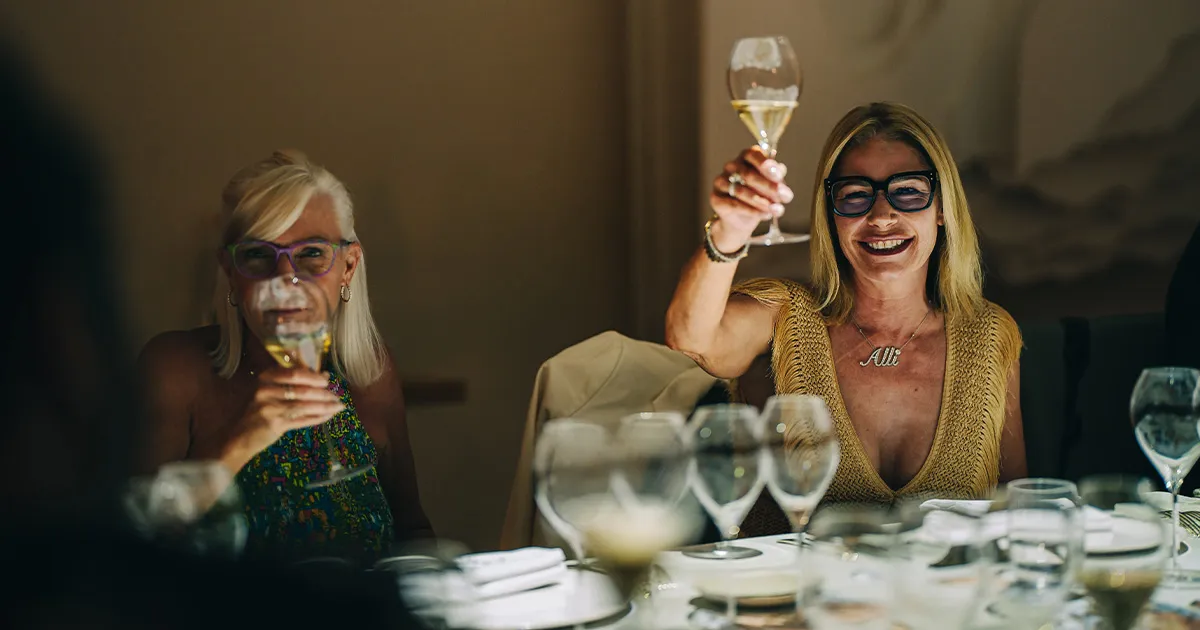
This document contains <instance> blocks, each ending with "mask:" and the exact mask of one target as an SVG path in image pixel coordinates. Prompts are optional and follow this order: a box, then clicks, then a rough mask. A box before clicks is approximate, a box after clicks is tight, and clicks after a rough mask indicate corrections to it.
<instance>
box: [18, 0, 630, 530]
mask: <svg viewBox="0 0 1200 630" xmlns="http://www.w3.org/2000/svg"><path fill="white" fill-rule="evenodd" d="M468 6H469V7H470V8H469V9H467V7H468ZM623 20H624V9H623V4H622V3H620V2H613V1H610V0H586V1H585V0H572V1H571V2H560V1H557V0H523V1H513V2H486V1H480V2H469V3H468V2H386V1H375V2H368V1H362V2H338V3H335V2H325V1H317V0H309V1H290V2H244V1H237V0H220V1H214V0H208V1H205V2H189V3H182V2H153V1H149V0H146V1H142V2H137V1H134V0H126V1H114V2H103V3H101V2H70V3H68V2H22V3H4V5H2V6H0V27H3V29H4V30H5V31H7V34H8V35H10V36H12V37H13V38H14V39H15V40H16V41H17V43H18V47H19V49H20V50H21V51H23V52H25V53H27V55H28V56H29V57H30V58H31V60H32V61H33V62H34V64H35V65H36V67H37V68H38V69H40V70H42V71H43V74H44V78H45V79H46V80H47V81H48V82H49V83H50V84H51V87H52V88H54V89H56V90H57V91H58V92H59V94H60V95H61V96H62V97H63V99H64V100H65V101H66V102H67V103H68V104H70V105H71V106H72V108H73V111H74V112H75V113H76V114H77V115H78V116H79V117H80V118H81V119H82V120H83V122H84V123H85V124H87V125H88V126H89V127H90V130H91V131H92V132H93V133H94V135H95V138H96V140H97V142H98V146H99V148H100V150H101V151H102V153H103V155H104V156H105V157H106V158H107V160H108V164H109V166H110V167H111V169H112V173H111V174H112V176H113V177H114V182H115V194H116V201H117V204H116V207H117V215H116V216H114V217H113V221H114V226H115V228H116V229H117V230H118V232H119V235H120V245H121V247H122V251H123V252H124V259H123V260H122V261H121V262H122V264H123V269H124V272H125V278H124V279H125V282H126V285H127V288H128V299H127V301H126V304H127V307H128V312H129V315H130V317H131V318H132V320H133V323H134V331H135V333H136V337H137V341H138V343H139V344H140V343H141V342H142V341H144V340H145V339H147V338H148V337H149V336H150V335H152V334H154V333H155V332H158V331H161V330H165V329H170V328H180V327H187V326H191V325H194V324H196V323H197V322H198V321H199V318H200V311H201V310H202V309H203V307H204V304H205V302H206V301H207V300H208V294H207V293H206V291H207V289H208V286H209V284H208V283H209V282H210V280H211V275H212V270H211V267H212V265H211V258H210V256H211V255H210V253H209V252H210V249H209V247H210V245H211V241H210V238H211V237H212V236H213V234H212V231H213V227H212V217H213V213H214V212H215V211H216V209H217V202H218V193H219V190H220V188H221V186H222V185H223V183H224V181H225V180H226V178H228V177H229V175H231V174H232V173H233V172H234V171H235V170H236V169H237V168H238V167H240V166H242V165H243V164H245V163H248V162H250V161H252V160H254V159H256V158H259V157H261V156H263V155H265V154H267V153H269V152H270V151H271V150H272V149H275V148H281V147H297V148H301V149H303V150H304V151H306V152H308V154H309V155H310V156H311V157H313V158H314V159H315V160H317V161H319V162H322V163H324V164H325V165H326V166H328V167H329V168H330V169H331V170H332V171H333V172H334V173H335V174H338V175H339V176H341V177H342V178H343V179H344V180H345V181H346V182H347V184H348V185H349V186H350V188H351V192H352V194H353V195H354V196H355V199H356V201H357V204H358V208H359V234H360V236H361V238H362V240H363V242H364V245H365V247H366V250H367V252H368V260H369V261H370V264H369V266H370V281H371V285H370V286H371V290H372V299H373V302H374V307H375V311H376V315H377V317H378V320H379V323H380V326H381V327H382V329H383V332H384V334H385V336H386V337H387V339H388V341H389V342H390V344H391V346H392V347H393V349H394V350H395V352H396V355H397V357H398V360H399V363H400V365H401V368H402V369H403V370H404V371H406V372H409V373H412V374H428V375H437V376H448V377H462V378H465V379H467V380H468V381H469V398H470V400H469V402H468V403H467V404H466V405H461V406H453V407H445V408H437V409H429V410H419V411H414V412H412V413H411V414H410V430H411V433H412V438H413V442H414V445H415V449H416V458H417V466H418V473H419V476H420V482H421V488H422V491H423V496H424V502H425V505H426V508H427V510H428V511H429V513H430V516H431V518H432V519H433V522H434V524H435V526H436V527H437V528H438V529H439V531H440V533H442V534H444V535H447V536H449V537H452V538H458V539H460V540H464V541H466V542H467V543H468V544H470V545H471V546H473V547H476V548H480V547H488V546H491V545H494V544H495V540H496V538H497V537H498V534H499V527H500V524H501V521H502V518H503V508H504V504H505V501H506V499H507V493H508V484H509V481H510V475H511V473H512V469H513V465H514V463H515V459H514V458H515V457H516V449H517V444H518V440H519V437H520V431H521V428H522V424H523V421H524V416H525V408H526V404H527V402H528V399H529V395H530V390H531V384H532V378H533V375H534V373H535V371H536V369H537V367H538V365H539V364H540V362H541V361H542V360H544V359H545V358H547V357H549V356H550V355H552V354H554V353H555V352H557V351H558V350H560V349H562V348H563V347H565V346H567V345H569V344H571V343H574V342H576V341H579V340H581V339H583V338H585V337H587V336H590V335H592V334H595V333H598V332H600V331H602V330H605V329H609V328H620V327H623V326H625V324H626V322H627V321H628V319H629V314H628V311H627V308H628V303H627V301H628V300H627V294H628V292H627V290H626V283H627V276H626V273H627V268H626V263H625V262H624V261H625V260H626V254H627V243H628V235H627V227H626V222H625V214H624V213H625V206H626V192H625V190H624V189H623V188H622V187H621V186H620V182H622V180H623V178H624V166H623V164H624V147H625V140H624V138H625V135H624V134H625V129H626V127H625V71H624V57H623V46H624V22H623Z"/></svg>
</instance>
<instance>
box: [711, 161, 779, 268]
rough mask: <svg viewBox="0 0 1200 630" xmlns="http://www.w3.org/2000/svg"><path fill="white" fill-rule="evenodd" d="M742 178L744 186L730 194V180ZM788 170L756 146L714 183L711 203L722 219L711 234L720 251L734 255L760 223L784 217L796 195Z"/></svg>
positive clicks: (732, 162) (716, 223)
mask: <svg viewBox="0 0 1200 630" xmlns="http://www.w3.org/2000/svg"><path fill="white" fill-rule="evenodd" d="M735 173H736V174H738V175H739V176H741V179H742V180H744V181H745V183H744V184H743V183H739V184H738V185H737V186H736V187H735V188H734V194H733V196H730V194H729V188H730V184H729V178H730V177H732V176H733V175H734V174H735ZM786 175H787V167H786V166H784V165H783V164H782V163H780V162H778V161H776V160H774V159H772V158H770V157H767V154H766V153H764V152H763V150H762V149H761V148H759V147H757V146H753V147H750V148H749V149H746V150H745V151H742V152H741V154H740V155H738V157H737V158H735V159H733V160H731V161H729V162H727V163H726V164H725V168H724V169H723V170H722V171H721V174H720V175H718V176H717V177H716V179H714V180H713V187H712V191H711V192H710V193H709V195H708V203H709V205H711V206H712V209H713V212H716V213H717V216H718V217H719V218H720V220H719V221H715V222H713V224H712V227H711V229H710V233H711V235H712V241H713V245H715V246H716V247H717V250H719V251H721V252H723V253H727V254H732V253H734V252H736V251H737V250H739V249H741V248H742V247H743V246H744V245H745V244H746V241H748V240H750V236H751V235H752V234H753V233H754V230H755V228H757V227H758V224H759V223H761V222H763V221H769V220H771V219H773V218H775V217H778V216H780V215H782V214H783V204H785V203H788V202H790V201H791V200H792V199H794V198H795V196H796V195H795V193H793V192H792V189H791V188H788V186H787V184H785V183H783V178H784V177H785V176H786Z"/></svg>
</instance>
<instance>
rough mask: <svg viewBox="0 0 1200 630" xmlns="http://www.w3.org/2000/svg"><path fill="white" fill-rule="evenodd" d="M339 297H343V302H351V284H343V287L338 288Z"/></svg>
mask: <svg viewBox="0 0 1200 630" xmlns="http://www.w3.org/2000/svg"><path fill="white" fill-rule="evenodd" d="M338 297H340V298H342V301H343V302H349V301H350V298H351V297H352V294H351V291H350V286H349V285H345V284H343V285H342V288H340V289H338Z"/></svg>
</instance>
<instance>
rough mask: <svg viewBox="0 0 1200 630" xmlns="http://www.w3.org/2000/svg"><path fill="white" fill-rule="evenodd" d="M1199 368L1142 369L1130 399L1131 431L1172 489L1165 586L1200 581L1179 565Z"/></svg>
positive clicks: (1194, 445)
mask: <svg viewBox="0 0 1200 630" xmlns="http://www.w3.org/2000/svg"><path fill="white" fill-rule="evenodd" d="M1198 387H1200V370H1195V369H1192V368H1183V367H1152V368H1146V369H1145V370H1142V374H1141V376H1139V377H1138V380H1137V384H1136V385H1134V387H1133V395H1132V396H1130V399H1129V415H1130V417H1131V419H1132V421H1133V433H1134V435H1135V436H1136V437H1137V441H1138V445H1139V446H1141V447H1142V452H1144V453H1145V454H1146V457H1147V458H1148V459H1149V460H1150V463H1151V464H1153V465H1154V468H1155V469H1156V470H1157V471H1158V474H1159V475H1161V476H1162V479H1163V483H1165V484H1166V486H1167V490H1169V491H1170V492H1171V524H1172V527H1171V549H1172V552H1171V566H1170V568H1169V569H1168V571H1167V572H1166V573H1165V574H1164V575H1163V584H1164V585H1166V586H1182V585H1194V584H1198V583H1200V572H1198V571H1194V570H1186V569H1182V568H1180V567H1179V561H1178V555H1179V540H1178V535H1179V534H1178V530H1179V489H1180V487H1181V486H1183V480H1184V478H1185V477H1187V474H1188V472H1189V471H1191V469H1192V466H1194V465H1195V464H1196V460H1197V458H1200V427H1197V421H1198V420H1200V413H1197V409H1196V403H1197V391H1198V390H1197V388H1198Z"/></svg>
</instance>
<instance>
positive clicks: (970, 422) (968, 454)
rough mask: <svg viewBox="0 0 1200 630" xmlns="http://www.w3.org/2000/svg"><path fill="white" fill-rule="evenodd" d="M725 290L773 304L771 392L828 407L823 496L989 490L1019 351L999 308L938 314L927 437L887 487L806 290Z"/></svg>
mask: <svg viewBox="0 0 1200 630" xmlns="http://www.w3.org/2000/svg"><path fill="white" fill-rule="evenodd" d="M734 293H740V294H743V295H747V296H750V297H752V298H754V299H756V300H758V301H759V302H762V303H763V304H767V305H769V306H772V307H778V308H779V313H778V315H777V317H776V320H775V334H774V342H773V344H772V348H773V351H772V360H771V367H772V372H773V374H774V378H775V391H776V392H777V393H784V394H810V395H815V396H820V397H821V398H822V399H824V400H825V403H826V404H827V405H828V406H829V410H830V412H831V413H832V415H833V420H834V424H835V426H836V428H837V434H838V440H839V442H840V443H841V463H840V464H839V465H838V469H837V473H836V474H835V476H834V478H833V482H832V484H831V485H830V487H829V491H828V492H827V493H826V494H825V500H828V501H863V502H881V503H891V502H893V501H895V500H896V499H897V498H900V497H905V498H930V497H945V498H955V499H965V498H986V497H989V496H991V494H992V491H993V490H994V489H995V487H996V484H997V482H998V481H999V477H1000V432H1001V430H1002V429H1003V427H1004V415H1005V404H1004V403H1005V398H1006V396H1007V390H1008V374H1009V370H1010V369H1011V367H1012V365H1013V362H1014V361H1016V360H1017V359H1018V358H1019V356H1020V351H1021V333H1020V331H1019V330H1018V328H1017V324H1016V322H1015V321H1013V319H1012V317H1011V316H1010V315H1009V314H1008V313H1007V312H1006V311H1005V310H1004V309H1002V308H1000V307H999V306H997V305H995V304H993V303H991V302H987V301H985V303H984V308H982V309H980V310H979V312H978V313H977V314H975V315H974V316H972V317H963V318H956V319H952V318H949V317H948V318H947V320H946V376H945V383H944V385H943V388H942V404H941V407H940V411H939V414H938V423H937V428H936V429H935V432H934V438H933V446H932V447H931V448H930V450H929V456H928V457H927V458H926V460H925V463H924V464H923V465H922V466H921V469H920V470H919V471H918V472H917V474H916V476H915V477H913V478H912V480H911V481H909V482H908V483H907V484H905V485H904V487H902V488H900V489H899V490H893V489H892V488H891V487H889V486H888V484H887V483H886V482H885V481H884V480H883V478H882V477H880V476H879V472H878V471H877V470H875V467H874V466H873V465H872V464H871V460H870V459H869V458H868V457H867V454H866V451H864V450H863V446H862V443H861V442H860V441H859V438H858V433H857V432H856V431H855V429H854V425H853V424H852V423H851V421H850V415H849V413H847V411H846V404H845V401H844V400H843V399H842V390H841V387H840V386H839V385H838V380H837V372H836V370H835V368H834V362H833V349H832V345H831V343H830V340H829V330H828V324H827V323H826V321H825V320H824V318H823V317H822V316H821V313H820V311H819V309H818V306H819V305H818V303H817V302H816V300H815V299H814V297H813V295H812V292H811V291H809V289H808V288H806V287H804V286H802V285H800V284H797V283H795V282H791V281H787V280H774V279H761V280H751V281H748V282H745V283H743V284H741V285H739V286H737V287H735V288H734Z"/></svg>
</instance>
